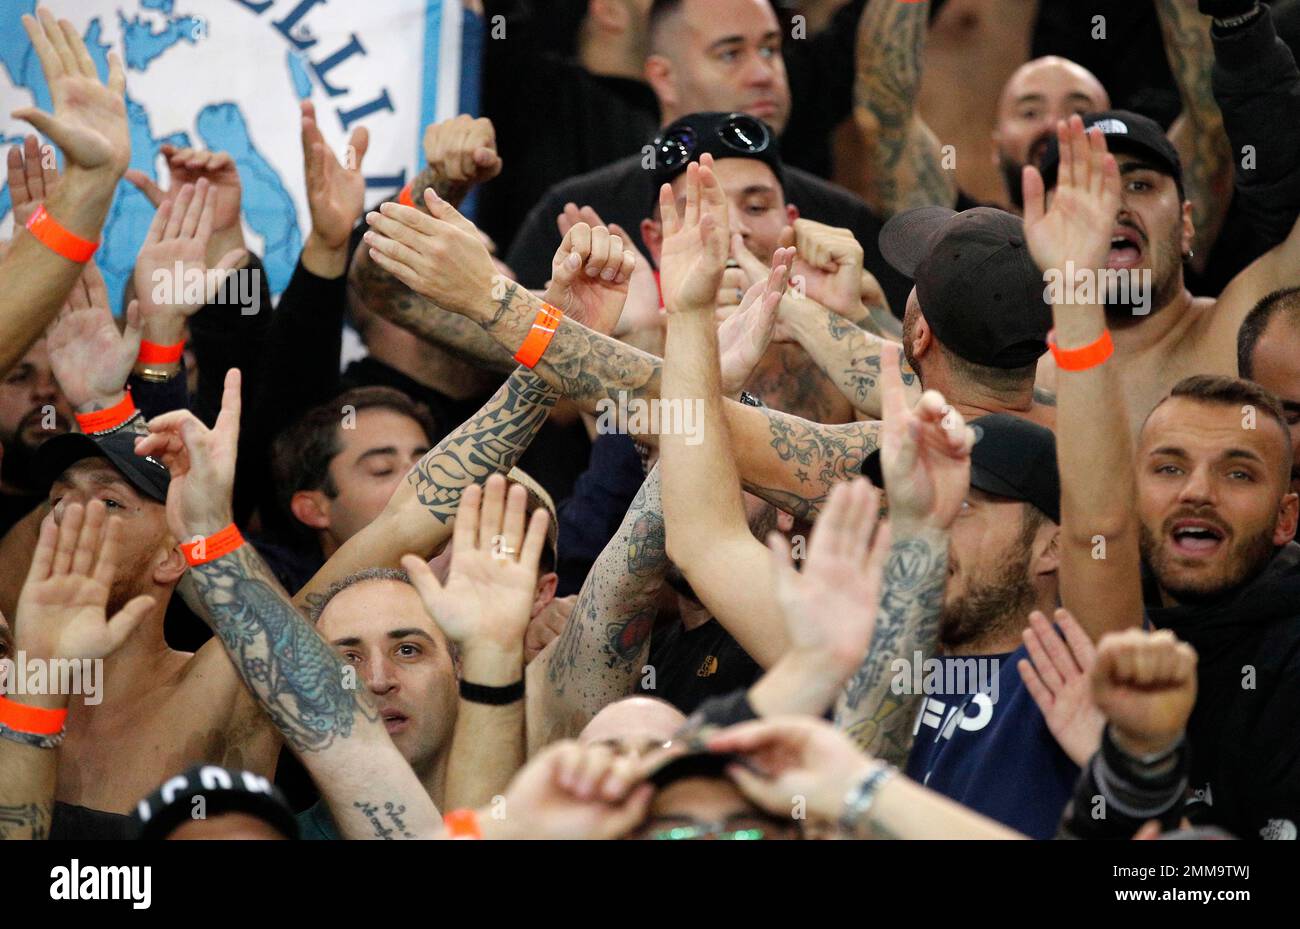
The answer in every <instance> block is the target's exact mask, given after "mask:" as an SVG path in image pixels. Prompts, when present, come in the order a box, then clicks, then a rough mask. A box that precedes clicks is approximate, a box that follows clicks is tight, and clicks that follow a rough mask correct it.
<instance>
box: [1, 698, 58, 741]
mask: <svg viewBox="0 0 1300 929" xmlns="http://www.w3.org/2000/svg"><path fill="white" fill-rule="evenodd" d="M67 718H68V711H67V710H47V709H44V708H43V707H39V706H28V705H27V704H25V703H15V702H14V701H13V700H9V699H6V698H5V697H0V723H3V724H4V725H6V726H8V727H9V728H10V729H12V730H13V731H14V732H24V733H26V734H27V735H57V734H58V733H60V732H62V731H63V723H64V720H66V719H67Z"/></svg>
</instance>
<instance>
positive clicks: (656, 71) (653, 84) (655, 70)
mask: <svg viewBox="0 0 1300 929" xmlns="http://www.w3.org/2000/svg"><path fill="white" fill-rule="evenodd" d="M645 81H646V83H647V84H649V85H650V89H651V90H653V91H654V92H655V96H656V97H658V98H659V109H660V110H663V111H673V112H676V109H677V79H676V77H675V76H674V75H673V63H672V62H671V61H669V60H668V59H667V58H665V57H664V56H663V55H648V56H647V57H646V60H645Z"/></svg>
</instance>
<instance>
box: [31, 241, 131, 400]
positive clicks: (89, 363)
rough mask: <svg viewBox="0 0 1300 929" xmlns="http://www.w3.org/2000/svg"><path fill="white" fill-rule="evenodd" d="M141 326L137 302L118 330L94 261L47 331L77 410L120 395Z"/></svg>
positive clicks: (58, 376)
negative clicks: (123, 324) (123, 325)
mask: <svg viewBox="0 0 1300 929" xmlns="http://www.w3.org/2000/svg"><path fill="white" fill-rule="evenodd" d="M142 333H143V324H142V322H141V317H140V308H139V305H138V302H137V301H135V300H132V301H131V304H130V306H128V307H127V310H126V326H125V327H124V328H123V329H121V330H119V329H118V328H117V323H116V322H115V321H114V320H113V313H112V311H111V310H110V309H109V308H108V288H106V287H105V286H104V277H103V275H102V274H100V273H99V268H98V267H96V266H95V263H94V262H87V263H86V267H85V269H84V270H83V271H82V273H81V279H80V280H79V281H78V282H77V284H76V286H75V287H73V288H72V292H71V293H70V294H68V301H67V303H66V304H65V305H64V307H63V309H62V310H61V311H60V312H59V315H58V316H56V317H55V318H54V322H52V323H51V324H50V328H49V329H48V330H47V331H46V342H45V345H46V348H47V349H48V351H49V353H50V368H51V369H52V370H53V371H54V378H55V380H57V381H58V382H59V387H60V388H61V389H62V390H63V395H64V396H65V397H66V398H67V400H68V403H69V404H70V405H71V406H72V408H73V409H75V410H76V411H77V412H78V413H88V412H90V411H92V410H104V409H108V408H109V407H111V406H113V405H114V404H116V403H117V402H119V401H120V400H121V399H122V391H123V389H124V388H125V387H126V381H127V378H128V377H130V376H131V368H132V367H133V366H134V365H135V360H136V357H137V356H138V355H139V354H140V338H141V335H142Z"/></svg>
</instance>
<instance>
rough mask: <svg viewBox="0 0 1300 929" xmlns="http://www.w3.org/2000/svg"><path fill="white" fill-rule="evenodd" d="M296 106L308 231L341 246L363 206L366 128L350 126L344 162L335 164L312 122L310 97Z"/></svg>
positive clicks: (367, 144) (313, 111) (313, 112)
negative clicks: (305, 183)
mask: <svg viewBox="0 0 1300 929" xmlns="http://www.w3.org/2000/svg"><path fill="white" fill-rule="evenodd" d="M300 106H301V109H302V160H303V171H304V173H305V174H306V176H307V206H308V208H309V209H310V210H311V228H312V233H313V234H314V235H316V236H319V237H320V239H321V242H322V244H323V245H325V246H326V247H328V248H332V249H339V248H344V247H345V246H346V245H347V244H348V239H349V237H350V236H351V235H352V227H353V226H354V225H356V222H357V218H358V217H359V216H360V215H361V211H362V210H363V209H365V198H366V179H365V176H364V175H363V174H362V173H361V162H362V160H363V159H364V158H365V157H366V150H367V149H368V148H369V147H370V131H369V130H368V129H366V127H364V126H361V127H358V128H357V129H354V130H352V135H351V136H350V137H349V138H348V148H347V157H346V159H345V161H346V163H345V164H339V160H338V158H337V157H335V155H334V152H333V151H331V150H330V148H329V146H327V145H326V144H325V137H324V136H323V135H322V134H321V131H320V126H318V125H317V124H316V109H315V107H314V106H313V105H312V103H311V101H310V100H304V101H302V103H301V104H300Z"/></svg>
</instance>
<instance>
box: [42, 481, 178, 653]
mask: <svg viewBox="0 0 1300 929" xmlns="http://www.w3.org/2000/svg"><path fill="white" fill-rule="evenodd" d="M123 532H124V529H123V524H122V519H121V517H117V516H115V517H113V518H112V519H109V518H108V509H107V507H106V506H105V505H104V503H103V501H101V500H93V501H91V502H90V504H89V505H88V506H85V507H83V506H82V505H81V504H80V503H72V504H69V505H67V506H66V507H64V508H63V509H62V512H61V515H60V518H59V519H58V521H57V522H56V521H55V515H54V514H53V513H51V514H50V515H49V516H46V517H45V520H44V521H43V522H42V523H41V534H40V538H39V540H38V541H37V543H36V552H35V555H34V556H33V557H32V564H31V568H30V569H29V570H28V572H27V581H26V582H25V583H24V584H23V589H22V593H21V594H20V595H19V597H18V613H17V630H18V645H19V647H20V648H22V650H23V651H25V652H27V653H28V655H29V656H32V657H39V658H63V659H68V660H78V659H83V658H90V659H94V658H105V657H107V656H108V655H111V654H112V653H113V652H114V651H116V650H117V648H118V647H119V646H120V645H121V644H122V643H123V642H124V641H126V637H127V636H129V635H130V634H131V632H132V630H134V629H135V628H136V626H138V625H139V624H140V621H141V620H142V619H144V617H145V616H146V615H148V613H149V610H150V609H152V608H153V605H154V599H153V597H148V596H141V597H135V598H133V599H132V600H130V601H129V602H128V603H127V604H126V605H125V606H123V607H122V608H121V609H120V610H118V612H117V613H116V614H114V616H113V617H112V618H111V619H110V618H108V616H107V609H108V597H109V592H110V591H111V589H112V586H113V578H114V576H115V575H116V573H117V554H118V548H119V547H120V545H121V542H122V533H123Z"/></svg>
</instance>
